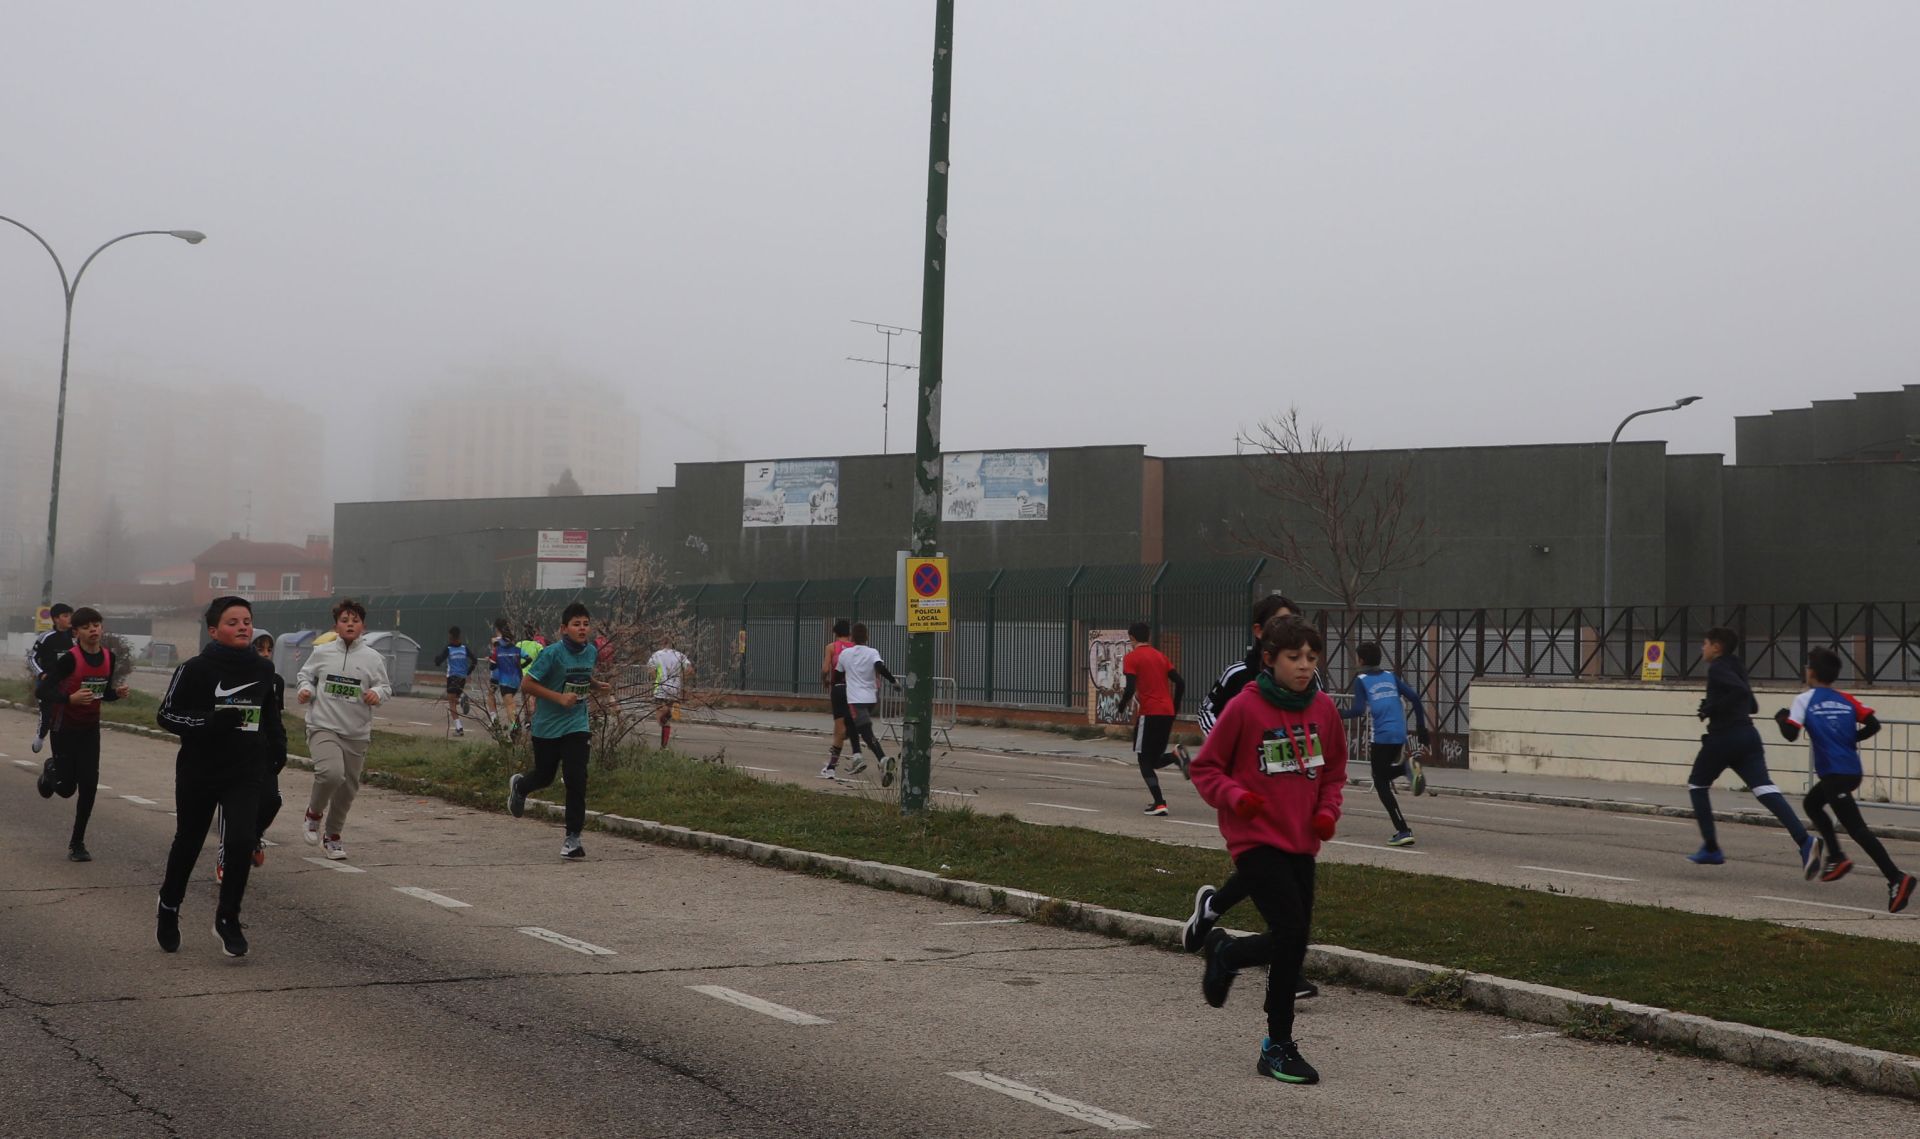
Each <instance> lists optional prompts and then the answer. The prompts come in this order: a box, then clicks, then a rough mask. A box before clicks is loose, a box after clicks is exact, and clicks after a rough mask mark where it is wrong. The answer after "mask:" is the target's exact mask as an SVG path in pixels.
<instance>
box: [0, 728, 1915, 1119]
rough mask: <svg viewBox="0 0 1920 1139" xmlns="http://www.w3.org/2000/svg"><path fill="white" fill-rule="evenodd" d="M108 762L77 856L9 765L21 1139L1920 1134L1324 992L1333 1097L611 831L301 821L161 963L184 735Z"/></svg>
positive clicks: (1866, 1103) (25, 773)
mask: <svg viewBox="0 0 1920 1139" xmlns="http://www.w3.org/2000/svg"><path fill="white" fill-rule="evenodd" d="M28 722H29V721H28V719H27V717H25V716H23V715H21V714H18V713H12V712H8V713H4V714H0V733H4V738H20V737H21V736H22V735H23V734H24V732H25V731H26V726H27V724H28ZM9 750H10V751H11V750H13V749H9ZM14 758H20V757H19V756H18V755H17V754H16V755H10V756H8V757H7V759H9V760H11V759H14ZM104 767H105V772H106V776H105V778H106V782H107V783H108V784H109V787H110V789H109V790H106V791H104V792H103V793H102V796H101V800H100V805H99V808H98V810H97V812H96V816H95V821H94V824H93V828H92V830H91V833H90V836H89V843H90V845H91V846H92V848H93V851H94V853H95V855H96V861H94V862H92V863H89V864H85V865H76V864H73V863H70V862H67V861H66V860H65V858H64V852H65V844H66V828H67V825H68V822H69V819H70V811H71V807H70V805H69V804H67V803H66V802H64V801H60V800H54V801H53V802H51V803H49V802H45V801H42V800H41V799H39V798H38V797H37V796H36V795H35V794H34V793H33V790H32V774H33V773H32V772H31V771H29V770H27V769H25V768H21V767H17V766H15V765H14V764H12V763H11V762H7V763H0V866H4V867H5V868H6V869H5V873H4V877H3V878H0V907H3V908H4V918H0V1054H4V1055H5V1056H6V1058H7V1067H8V1078H7V1079H6V1080H5V1081H4V1082H0V1134H5V1135H7V1136H21V1137H39V1136H87V1137H90V1139H92V1137H117V1136H160V1135H176V1136H202V1135H216V1134H218V1135H245V1136H259V1137H277V1136H300V1137H302V1139H305V1137H309V1136H314V1135H325V1136H330V1137H336V1139H341V1137H355V1136H380V1137H383V1139H389V1137H391V1136H394V1135H408V1136H411V1135H457V1136H462V1137H484V1136H496V1135H498V1136H530V1135H589V1134H591V1135H614V1136H720V1135H727V1136H829V1135H831V1136H909V1135H925V1136H979V1135H993V1136H996V1137H998V1139H1013V1137H1018V1136H1042V1135H1059V1134H1099V1133H1104V1132H1105V1131H1106V1130H1110V1129H1113V1128H1116V1127H1121V1128H1124V1127H1130V1126H1132V1127H1135V1129H1138V1128H1140V1127H1145V1128H1151V1129H1153V1130H1156V1131H1160V1132H1164V1133H1168V1134H1176V1135H1209V1136H1213V1135H1218V1136H1247V1135H1266V1134H1272V1133H1275V1132H1279V1133H1285V1134H1299V1135H1311V1136H1325V1137H1339V1136H1368V1137H1373V1136H1380V1135H1398V1134H1423V1135H1463V1134H1478V1135H1490V1136H1507V1135H1541V1134H1556V1133H1579V1134H1589V1135H1633V1136H1718V1135H1726V1136H1753V1135H1770V1134H1811V1133H1816V1132H1819V1133H1824V1132H1825V1131H1827V1130H1830V1129H1831V1128H1832V1127H1833V1126H1835V1125H1836V1124H1838V1125H1843V1126H1844V1127H1845V1129H1846V1131H1847V1133H1848V1134H1849V1135H1850V1136H1854V1137H1856V1139H1864V1137H1871V1136H1894V1135H1910V1134H1912V1133H1913V1125H1914V1120H1915V1118H1916V1109H1915V1107H1914V1105H1913V1104H1912V1103H1910V1102H1907V1101H1899V1100H1892V1099H1884V1098H1878V1097H1872V1096H1865V1095H1860V1094H1856V1093H1852V1092H1848V1091H1845V1090H1841V1089H1836V1088H1827V1087H1821V1086H1819V1085H1817V1084H1814V1083H1811V1082H1808V1081H1803V1080H1797V1079H1791V1078H1783V1077H1775V1076H1769V1075H1764V1074H1760V1073H1756V1072H1750V1071H1747V1070H1744V1069H1740V1068H1736V1067H1733V1066H1731V1065H1726V1064H1721V1063H1715V1062H1710V1061H1703V1060H1695V1059H1690V1058H1686V1057H1682V1056H1675V1055H1662V1054H1658V1053H1653V1052H1649V1051H1646V1050H1643V1049H1637V1048H1627V1047H1619V1046H1610V1045H1598V1044H1588V1043H1584V1042H1579V1041H1574V1040H1569V1039H1565V1038H1563V1037H1560V1036H1559V1035H1557V1034H1555V1033H1553V1032H1551V1031H1546V1030H1543V1029H1541V1028H1539V1027H1538V1026H1535V1025H1527V1024H1520V1023H1516V1022H1510V1021H1505V1020H1502V1019H1499V1018H1495V1017H1489V1016H1484V1015H1479V1014H1471V1013H1448V1012H1439V1011H1434V1010H1427V1009H1420V1008H1415V1007H1412V1006H1409V1005H1407V1004H1405V1003H1404V1002H1402V1001H1399V1000H1396V999H1392V998H1389V997H1385V996H1381V995H1378V994H1373V993H1367V992H1361V991H1355V990H1348V989H1342V988H1339V987H1335V986H1329V987H1328V988H1327V990H1326V992H1325V993H1324V995H1323V996H1322V997H1321V998H1320V999H1319V1000H1316V1001H1313V1002H1308V1003H1306V1004H1304V1005H1303V1006H1302V1013H1301V1019H1300V1021H1299V1029H1298V1035H1299V1037H1300V1039H1301V1042H1302V1046H1303V1048H1304V1050H1305V1051H1306V1054H1307V1055H1308V1057H1309V1058H1310V1059H1312V1060H1313V1061H1315V1062H1316V1063H1317V1064H1318V1065H1319V1067H1320V1069H1321V1071H1322V1073H1323V1075H1324V1077H1325V1081H1324V1082H1323V1083H1322V1084H1321V1085H1320V1086H1318V1087H1314V1088H1295V1087H1284V1086H1281V1085H1278V1084H1274V1083H1272V1082H1270V1081H1264V1080H1261V1079H1259V1078H1258V1077H1257V1076H1256V1075H1255V1074H1254V1072H1253V1062H1254V1049H1255V1047H1256V1044H1257V1041H1258V1038H1259V1035H1260V1032H1261V1027H1260V1026H1261V1016H1260V1013H1259V1008H1258V1005H1259V1001H1258V993H1259V991H1260V986H1261V979H1260V978H1258V977H1257V976H1253V975H1250V976H1248V977H1246V978H1243V979H1242V981H1241V985H1240V988H1239V990H1237V991H1236V994H1235V997H1234V999H1233V1000H1232V1001H1231V1002H1230V1003H1229V1004H1228V1006H1227V1007H1226V1008H1225V1009H1224V1010H1217V1011H1216V1010H1212V1009H1209V1008H1207V1007H1206V1006H1205V1005H1204V1004H1203V1003H1202V1002H1201V1000H1200V999H1199V994H1198V992H1197V989H1198V975H1199V971H1198V965H1197V962H1196V961H1195V960H1194V959H1193V958H1191V957H1187V956H1183V955H1179V954H1174V953H1169V952H1165V951H1162V950H1156V949H1149V948H1143V947H1139V946H1133V945H1128V944H1124V943H1120V942H1116V941H1112V940H1108V939H1104V938H1100V937H1096V936H1092V935H1089V934H1083V933H1076V932H1071V931H1066V930H1060V929H1055V928H1051V927H1044V926H1032V925H1027V924H1024V923H1019V922H1008V921H1006V920H1004V919H1000V918H996V917H993V916H991V915H983V914H979V913H976V912H972V911H968V910H965V909H957V908H954V907H951V906H946V905H942V904H939V903H935V902H931V901H928V900H926V899H922V898H917V897H912V896H908V895H901V894H894V893H889V892H885V891H877V890H871V889H867V888H864V887H860V886H855V885H850V884H845V883H839V882H833V881H829V880H825V879H817V878H810V877H806V876H803V875H796V874H789V873H784V872H781V871H776V870H770V869H767V868H763V867H759V866H755V865H752V864H748V863H742V862H737V861H733V860H729V859H724V858H720V857H716V856H707V855H700V854H694V853H690V852H685V851H679V850H674V849H666V848H656V847H651V846H648V845H645V844H641V843H637V842H632V841H626V840H620V839H615V838H611V837H608V836H605V835H598V834H593V835H589V836H588V843H589V854H590V857H589V859H588V860H587V861H586V862H584V863H581V864H568V863H563V862H561V861H560V859H559V858H558V845H559V837H560V835H559V831H558V828H557V827H555V826H553V825H551V824H548V823H545V822H540V821H535V820H532V819H525V820H518V821H515V820H512V819H509V818H507V817H506V816H504V815H502V814H491V813H484V812H474V811H469V810H466V809H462V808H456V807H451V806H448V805H446V804H443V803H439V802H437V801H433V800H425V799H417V798H410V797H406V796H401V795H397V794H392V793H386V792H379V791H368V792H366V793H365V794H364V795H363V796H362V798H361V801H360V803H359V804H358V806H357V807H356V809H355V812H354V816H353V818H352V820H351V823H350V826H349V830H348V832H347V841H348V845H349V849H350V850H351V852H352V855H353V856H352V858H351V860H350V861H349V862H347V863H345V864H333V865H329V864H326V863H325V862H324V861H321V862H317V863H316V862H313V861H309V860H308V859H309V857H310V856H311V853H312V848H309V847H307V846H305V845H304V844H302V843H300V842H299V841H298V840H297V839H295V838H292V837H291V836H293V834H294V833H295V832H296V830H297V826H296V825H295V823H294V820H297V818H298V809H299V808H298V806H297V805H295V806H290V808H289V810H288V812H287V814H286V815H284V816H283V817H282V819H281V820H280V821H279V822H278V823H277V824H276V827H275V830H274V832H273V834H274V836H275V837H278V838H280V839H282V840H283V841H286V842H287V843H288V845H281V846H277V847H275V848H273V849H272V850H271V851H270V852H269V858H268V861H267V864H266V866H265V867H264V868H263V869H261V870H260V871H258V872H257V874H256V876H255V877H254V879H253V883H252V887H251V889H250V891H249V898H248V905H247V912H246V915H245V916H246V920H247V922H248V926H249V929H248V934H249V936H250V938H251V939H252V941H253V947H254V948H253V952H252V954H251V955H249V956H248V957H247V958H245V959H243V960H239V961H234V960H229V959H227V958H224V957H222V956H221V955H220V953H219V949H218V946H217V944H216V941H215V939H214V937H213V936H212V934H211V933H210V932H209V930H208V928H207V927H208V925H209V920H210V917H211V910H212V890H213V883H212V881H211V877H210V875H209V874H208V873H207V871H208V867H207V865H206V860H204V859H203V862H202V865H201V868H200V869H201V871H202V873H201V875H200V876H199V877H198V878H197V879H196V881H195V882H194V884H193V886H192V888H191V889H190V891H189V894H188V899H187V904H186V906H185V912H184V914H183V922H182V925H183V932H184V934H185V943H184V945H183V946H182V948H181V950H180V952H178V953H176V954H165V953H162V952H161V951H160V950H159V949H158V948H157V947H156V946H155V945H154V943H153V920H152V913H153V897H154V892H155V888H156V885H157V882H158V880H159V876H160V870H161V862H162V858H163V855H164V851H165V848H166V845H167V842H168V840H169V836H170V834H171V829H172V823H173V820H172V819H171V818H170V817H169V815H168V809H169V805H170V802H171V783H172V758H171V749H170V748H169V747H168V746H167V745H166V744H165V742H163V741H157V740H148V739H142V738H137V737H131V736H127V735H125V734H115V735H113V736H110V737H109V738H108V740H107V748H106V757H105V764H104ZM304 782H305V776H304V775H303V774H302V773H299V772H297V771H289V772H288V773H287V778H286V779H285V782H284V789H285V790H286V792H287V793H288V795H289V798H290V800H291V801H292V803H295V804H297V802H298V801H299V800H298V796H299V794H300V791H301V788H302V784H303V783H304ZM208 858H210V854H209V856H208ZM343 866H344V867H345V869H343V868H342V867H343ZM1023 1089H1026V1090H1023Z"/></svg>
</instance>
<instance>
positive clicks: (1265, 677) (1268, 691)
mask: <svg viewBox="0 0 1920 1139" xmlns="http://www.w3.org/2000/svg"><path fill="white" fill-rule="evenodd" d="M1259 685H1260V695H1262V696H1264V697H1266V700H1267V703H1269V704H1271V705H1273V706H1274V707H1276V708H1278V709H1280V710H1281V711H1283V712H1304V711H1306V709H1307V705H1309V704H1311V703H1313V698H1314V696H1316V695H1318V694H1319V691H1320V681H1319V680H1318V678H1316V679H1314V680H1313V681H1311V682H1310V683H1308V685H1307V690H1306V691H1305V692H1295V691H1294V690H1293V689H1291V688H1288V687H1287V686H1286V685H1284V684H1282V683H1280V682H1279V681H1277V680H1275V679H1274V678H1273V673H1271V672H1267V671H1264V670H1262V671H1261V673H1260V679H1259Z"/></svg>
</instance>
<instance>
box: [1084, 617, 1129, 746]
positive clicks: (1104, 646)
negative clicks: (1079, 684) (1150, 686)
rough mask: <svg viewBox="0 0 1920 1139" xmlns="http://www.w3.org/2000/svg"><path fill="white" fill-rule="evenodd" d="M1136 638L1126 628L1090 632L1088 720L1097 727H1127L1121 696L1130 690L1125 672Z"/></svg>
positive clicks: (1088, 645)
mask: <svg viewBox="0 0 1920 1139" xmlns="http://www.w3.org/2000/svg"><path fill="white" fill-rule="evenodd" d="M1131 648H1133V638H1131V637H1129V636H1127V631H1126V630H1125V629H1094V630H1090V631H1089V632H1088V633H1087V718H1088V719H1089V720H1092V721H1093V722H1094V723H1096V724H1124V723H1126V722H1127V714H1126V709H1124V708H1122V707H1121V706H1120V697H1121V696H1122V695H1123V694H1124V693H1125V692H1126V690H1127V677H1126V674H1125V673H1124V672H1122V671H1121V666H1122V665H1123V664H1124V663H1125V662H1126V659H1127V650H1129V649H1131Z"/></svg>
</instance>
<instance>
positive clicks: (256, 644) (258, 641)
mask: <svg viewBox="0 0 1920 1139" xmlns="http://www.w3.org/2000/svg"><path fill="white" fill-rule="evenodd" d="M262 644H265V645H266V646H267V647H268V648H272V647H273V634H272V633H262V634H260V635H259V636H257V637H255V638H254V639H253V651H254V652H256V653H257V652H259V651H260V646H261V645H262Z"/></svg>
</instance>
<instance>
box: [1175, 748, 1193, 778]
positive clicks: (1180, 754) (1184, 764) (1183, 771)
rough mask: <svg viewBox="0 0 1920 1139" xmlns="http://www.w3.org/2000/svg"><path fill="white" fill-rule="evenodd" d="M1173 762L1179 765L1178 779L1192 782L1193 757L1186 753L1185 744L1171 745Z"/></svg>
mask: <svg viewBox="0 0 1920 1139" xmlns="http://www.w3.org/2000/svg"><path fill="white" fill-rule="evenodd" d="M1173 761H1174V762H1175V763H1177V764H1179V765H1180V777H1181V778H1182V779H1185V780H1186V781H1187V782H1189V783H1191V782H1193V756H1191V755H1189V754H1188V753H1187V745H1186V744H1174V745H1173Z"/></svg>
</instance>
